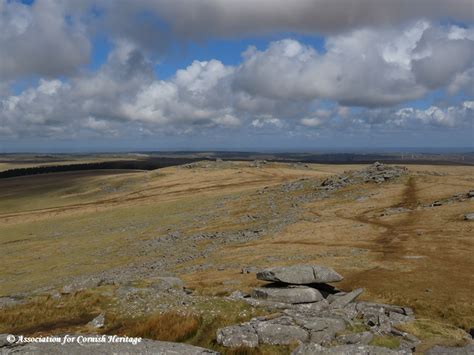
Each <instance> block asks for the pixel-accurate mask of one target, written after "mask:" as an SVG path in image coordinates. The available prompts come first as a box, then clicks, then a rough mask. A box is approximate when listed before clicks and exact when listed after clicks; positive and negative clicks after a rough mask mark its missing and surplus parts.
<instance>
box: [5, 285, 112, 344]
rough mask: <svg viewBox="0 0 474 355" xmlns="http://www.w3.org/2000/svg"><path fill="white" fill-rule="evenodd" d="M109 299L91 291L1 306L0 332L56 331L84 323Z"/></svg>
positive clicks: (34, 332) (42, 297)
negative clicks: (11, 305) (4, 307)
mask: <svg viewBox="0 0 474 355" xmlns="http://www.w3.org/2000/svg"><path fill="white" fill-rule="evenodd" d="M108 301H109V300H108V299H107V298H106V297H104V296H102V295H100V294H97V293H93V292H91V291H84V292H77V293H75V294H71V295H64V296H63V297H61V298H60V299H54V298H52V297H50V296H39V297H36V298H34V299H32V300H31V301H29V302H28V303H25V304H21V305H17V306H13V307H9V308H6V309H2V311H1V312H0V333H11V334H23V335H30V334H38V333H49V334H51V333H57V332H61V331H66V330H70V329H75V328H76V327H79V326H84V325H85V324H87V323H88V322H89V321H91V320H92V319H93V318H94V317H95V316H97V315H98V314H99V313H100V312H101V309H102V308H103V307H104V305H105V304H107V302H108Z"/></svg>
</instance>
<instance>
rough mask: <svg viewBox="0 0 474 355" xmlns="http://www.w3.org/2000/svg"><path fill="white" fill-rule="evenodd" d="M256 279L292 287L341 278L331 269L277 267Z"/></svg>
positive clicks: (269, 269)
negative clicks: (291, 285)
mask: <svg viewBox="0 0 474 355" xmlns="http://www.w3.org/2000/svg"><path fill="white" fill-rule="evenodd" d="M257 279H259V280H263V281H272V282H283V283H287V284H294V285H307V284H313V283H326V282H337V281H341V280H342V279H343V277H342V276H341V275H339V274H338V273H337V272H336V271H334V270H333V269H331V268H329V267H326V266H320V265H292V266H277V267H272V268H268V269H265V270H262V271H260V272H258V273H257Z"/></svg>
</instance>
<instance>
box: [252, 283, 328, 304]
mask: <svg viewBox="0 0 474 355" xmlns="http://www.w3.org/2000/svg"><path fill="white" fill-rule="evenodd" d="M252 297H254V298H257V299H264V300H268V301H274V302H283V303H293V304H296V303H311V302H318V301H321V300H322V299H323V296H322V295H321V293H320V292H319V291H318V290H316V289H314V288H311V287H307V286H291V287H259V288H256V289H254V290H253V291H252Z"/></svg>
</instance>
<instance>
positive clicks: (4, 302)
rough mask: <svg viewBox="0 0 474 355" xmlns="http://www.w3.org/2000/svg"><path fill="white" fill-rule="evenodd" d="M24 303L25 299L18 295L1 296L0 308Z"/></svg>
mask: <svg viewBox="0 0 474 355" xmlns="http://www.w3.org/2000/svg"><path fill="white" fill-rule="evenodd" d="M22 303H24V300H23V299H21V298H18V297H0V309H2V308H6V307H12V306H16V305H19V304H22Z"/></svg>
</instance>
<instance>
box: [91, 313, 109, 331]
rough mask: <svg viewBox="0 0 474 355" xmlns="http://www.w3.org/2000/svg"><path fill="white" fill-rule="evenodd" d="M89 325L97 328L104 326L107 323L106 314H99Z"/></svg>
mask: <svg viewBox="0 0 474 355" xmlns="http://www.w3.org/2000/svg"><path fill="white" fill-rule="evenodd" d="M87 325H88V326H90V327H93V328H97V329H99V328H103V327H104V325H105V314H104V313H101V314H99V315H98V316H97V317H95V318H94V319H93V320H91V321H90V322H89V323H88V324H87Z"/></svg>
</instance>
